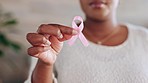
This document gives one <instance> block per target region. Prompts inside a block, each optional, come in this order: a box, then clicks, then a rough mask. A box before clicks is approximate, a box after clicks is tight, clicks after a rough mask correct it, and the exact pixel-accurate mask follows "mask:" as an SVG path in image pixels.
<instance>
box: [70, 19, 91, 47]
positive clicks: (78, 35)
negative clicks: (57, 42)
mask: <svg viewBox="0 0 148 83" xmlns="http://www.w3.org/2000/svg"><path fill="white" fill-rule="evenodd" d="M76 20H79V21H80V22H81V24H80V25H79V26H78V25H77V24H76V22H75V21H76ZM72 28H74V29H75V30H77V31H78V34H77V35H75V36H73V37H72V38H71V39H70V40H69V42H68V44H69V45H70V46H71V45H73V44H74V42H75V41H76V39H77V38H79V39H80V40H81V42H82V43H83V45H84V46H88V45H89V43H88V41H87V39H86V38H85V36H84V35H83V33H82V30H83V28H84V24H83V19H82V18H81V17H80V16H75V17H74V19H73V21H72Z"/></svg>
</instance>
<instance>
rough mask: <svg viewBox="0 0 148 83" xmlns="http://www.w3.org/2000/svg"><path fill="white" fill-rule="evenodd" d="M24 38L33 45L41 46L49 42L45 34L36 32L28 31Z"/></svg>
mask: <svg viewBox="0 0 148 83" xmlns="http://www.w3.org/2000/svg"><path fill="white" fill-rule="evenodd" d="M26 38H27V40H28V42H29V43H30V44H31V45H33V46H42V45H43V44H44V45H50V44H51V43H50V42H49V41H48V39H47V38H46V37H45V36H43V35H41V34H37V33H28V34H27V36H26Z"/></svg>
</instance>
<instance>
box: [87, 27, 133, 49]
mask: <svg viewBox="0 0 148 83" xmlns="http://www.w3.org/2000/svg"><path fill="white" fill-rule="evenodd" d="M124 25H125V26H126V28H127V30H128V35H127V38H126V40H125V41H124V42H123V43H121V44H119V45H116V46H107V45H98V44H95V43H93V42H91V41H89V40H88V42H89V43H90V45H92V46H93V47H94V46H95V47H98V48H104V49H119V48H122V47H125V46H126V45H127V44H128V42H129V41H130V39H131V33H132V32H131V29H130V27H131V26H130V24H124Z"/></svg>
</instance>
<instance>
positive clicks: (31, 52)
mask: <svg viewBox="0 0 148 83" xmlns="http://www.w3.org/2000/svg"><path fill="white" fill-rule="evenodd" d="M50 48H51V47H49V46H46V47H44V46H42V47H30V48H28V54H29V55H31V56H35V55H37V54H39V53H42V52H45V51H47V50H49V49H50Z"/></svg>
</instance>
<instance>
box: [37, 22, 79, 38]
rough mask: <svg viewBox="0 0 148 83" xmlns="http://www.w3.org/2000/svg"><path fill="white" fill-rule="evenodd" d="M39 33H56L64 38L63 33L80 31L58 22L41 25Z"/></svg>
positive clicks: (70, 33) (69, 33)
mask: <svg viewBox="0 0 148 83" xmlns="http://www.w3.org/2000/svg"><path fill="white" fill-rule="evenodd" d="M38 33H40V34H49V35H54V36H56V37H58V38H62V37H63V34H67V35H76V34H77V33H78V32H77V31H76V30H74V29H73V28H70V27H67V26H62V25H58V24H48V25H47V24H43V25H41V26H40V27H39V29H38Z"/></svg>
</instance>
